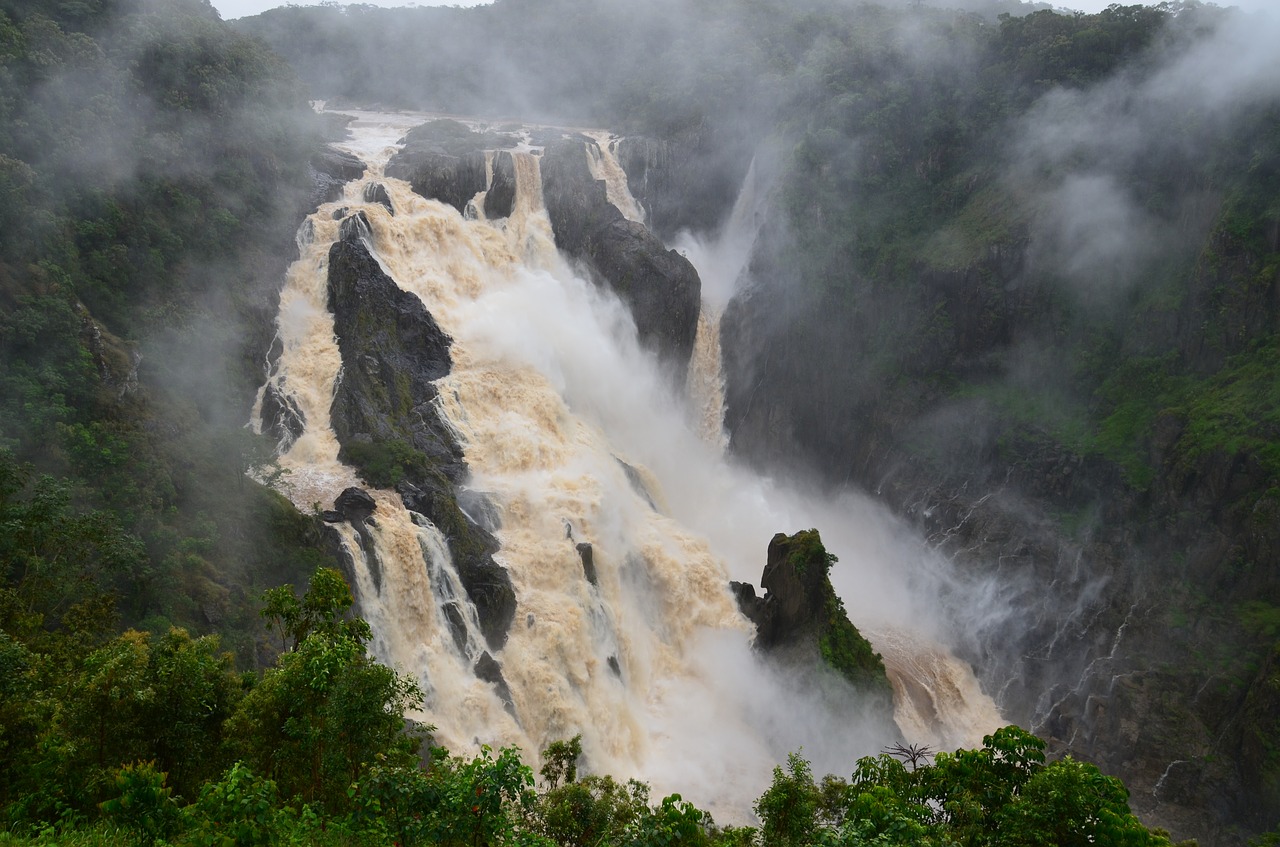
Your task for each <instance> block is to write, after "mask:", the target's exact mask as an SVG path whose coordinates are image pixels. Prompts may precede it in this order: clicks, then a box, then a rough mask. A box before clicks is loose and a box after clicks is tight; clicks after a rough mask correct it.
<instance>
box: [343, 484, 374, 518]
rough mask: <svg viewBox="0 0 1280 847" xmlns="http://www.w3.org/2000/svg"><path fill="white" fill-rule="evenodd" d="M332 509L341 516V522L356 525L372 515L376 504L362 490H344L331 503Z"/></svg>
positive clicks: (367, 493)
mask: <svg viewBox="0 0 1280 847" xmlns="http://www.w3.org/2000/svg"><path fill="white" fill-rule="evenodd" d="M333 508H334V511H337V512H340V513H341V514H342V519H343V520H345V521H347V522H349V523H351V524H356V523H360V522H363V521H364V520H365V519H366V518H368V517H369V516H370V515H372V514H373V513H374V512H375V511H376V510H377V508H378V502H377V501H376V500H374V499H373V497H371V496H370V495H369V492H367V491H365V490H364V489H363V488H345V489H343V491H342V493H341V494H339V495H338V497H337V499H336V500H334V501H333Z"/></svg>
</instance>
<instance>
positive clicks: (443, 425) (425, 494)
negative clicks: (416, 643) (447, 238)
mask: <svg viewBox="0 0 1280 847" xmlns="http://www.w3.org/2000/svg"><path fill="white" fill-rule="evenodd" d="M348 220H354V216H353V218H352V219H348ZM364 223H365V225H367V221H365V222H364ZM344 224H345V222H344ZM343 232H344V235H343V237H342V238H341V239H340V240H339V241H338V242H337V243H336V244H334V246H333V248H332V249H331V250H330V253H329V307H330V309H331V310H332V311H333V314H334V331H335V333H336V334H337V336H338V348H339V350H340V351H341V353H342V365H343V368H342V379H341V381H340V382H339V385H338V388H337V390H336V391H335V393H334V399H333V405H332V406H331V407H330V418H331V421H332V424H333V429H334V432H335V433H336V434H337V436H338V440H339V442H340V443H341V445H342V447H341V450H340V451H339V454H338V455H339V458H341V459H342V460H343V461H345V462H348V463H350V464H352V465H354V466H355V467H356V468H357V469H358V470H359V472H360V475H361V476H362V477H363V478H364V479H365V481H366V482H368V483H369V484H370V485H373V486H376V487H379V488H395V489H396V490H397V491H398V492H399V493H400V496H401V499H402V500H403V502H404V504H405V507H406V508H408V509H409V510H411V511H414V512H418V513H419V514H422V515H425V516H426V517H427V518H428V519H430V521H431V522H432V523H433V524H434V525H435V526H436V527H437V528H438V529H439V530H440V532H441V533H442V534H443V535H444V537H445V538H446V539H448V543H449V551H450V553H451V555H452V556H453V562H454V566H455V567H456V568H457V569H458V575H459V577H460V578H461V580H462V584H463V587H464V588H465V589H466V591H467V594H468V596H469V597H470V598H471V601H472V602H473V603H474V604H475V607H476V613H477V615H478V616H479V619H480V626H481V630H482V632H483V634H484V637H485V640H486V641H487V642H488V643H489V645H490V647H492V648H494V649H497V648H499V647H501V646H502V644H503V642H504V641H505V640H506V634H507V631H508V629H509V628H510V626H511V620H512V618H513V617H514V616H515V590H514V589H513V588H512V586H511V578H510V576H509V575H508V574H507V572H506V570H505V569H504V568H503V567H501V566H500V565H498V564H497V563H496V562H495V561H494V560H493V553H494V552H495V551H496V550H497V549H498V541H497V539H495V538H494V537H493V535H492V534H490V533H489V532H487V531H486V530H484V529H483V528H481V527H480V526H478V525H477V524H476V523H475V522H474V521H472V520H471V519H470V518H468V517H467V516H466V514H465V513H463V511H462V510H461V509H460V508H459V507H458V502H457V495H456V491H455V488H454V486H455V484H456V483H458V482H459V481H460V480H461V479H462V478H463V477H464V475H465V474H466V465H465V463H464V462H463V460H462V449H461V447H459V445H458V443H457V441H456V440H455V439H454V437H453V434H452V432H451V431H450V429H449V426H448V424H447V422H446V421H445V420H444V419H443V418H442V417H441V415H440V412H439V410H438V408H437V406H436V403H435V399H436V397H437V395H438V392H437V390H436V387H435V380H437V379H439V378H441V377H443V376H445V375H446V374H448V373H449V369H450V368H451V367H452V360H451V358H450V356H449V347H450V344H451V339H450V338H449V336H448V335H446V334H445V333H444V331H443V330H441V329H440V327H439V325H437V324H436V322H435V319H434V318H432V317H431V314H430V313H429V312H428V311H427V310H426V308H425V307H424V306H423V305H422V301H421V300H419V299H418V298H417V297H415V296H414V295H412V294H409V293H408V292H405V291H402V290H401V289H400V288H399V287H398V286H397V285H396V284H395V281H394V280H392V279H391V278H390V277H389V276H387V275H386V274H385V273H383V271H382V269H381V268H380V267H379V266H378V263H377V261H376V260H375V259H374V258H373V256H371V255H370V254H369V250H368V248H367V247H365V245H364V243H363V238H362V236H361V227H359V226H354V225H353V226H350V227H346V226H344V228H343Z"/></svg>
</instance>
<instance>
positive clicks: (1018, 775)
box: [0, 569, 1168, 847]
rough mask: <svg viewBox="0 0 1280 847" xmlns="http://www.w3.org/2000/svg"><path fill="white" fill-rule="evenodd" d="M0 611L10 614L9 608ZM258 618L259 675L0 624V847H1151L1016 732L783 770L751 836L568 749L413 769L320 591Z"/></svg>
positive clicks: (177, 638)
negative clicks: (266, 640)
mask: <svg viewBox="0 0 1280 847" xmlns="http://www.w3.org/2000/svg"><path fill="white" fill-rule="evenodd" d="M17 587H18V589H22V588H23V585H22V583H21V582H19V583H18V586H17ZM7 591H8V592H9V593H8V594H7V595H6V598H7V602H9V603H10V604H11V609H10V611H13V608H12V607H16V606H19V605H21V603H20V600H21V598H22V597H23V596H24V595H23V594H22V592H21V591H20V590H19V591H14V590H13V589H7ZM264 601H265V607H264V609H263V611H262V614H263V616H264V617H265V618H267V620H268V626H269V627H270V628H271V629H274V630H278V631H279V633H280V635H281V637H282V640H283V641H284V643H285V645H286V646H287V647H289V649H287V651H286V652H285V653H283V654H282V655H281V656H280V658H279V660H278V661H277V663H276V666H275V667H274V668H271V669H268V670H267V671H265V672H263V673H261V674H255V673H249V674H243V675H242V674H238V673H236V672H235V670H234V668H233V666H232V663H231V660H230V657H229V656H228V655H227V654H225V653H222V652H221V651H220V649H219V647H218V642H217V639H216V638H215V637H211V636H206V637H203V638H193V637H192V636H190V635H189V634H187V633H186V632H185V631H183V630H179V629H170V630H169V631H168V632H167V633H163V634H154V633H147V632H138V631H135V630H129V631H127V632H125V633H124V634H122V635H119V636H116V637H114V638H107V637H106V636H105V635H103V634H102V630H101V628H95V627H92V626H88V625H87V624H85V623H83V622H82V620H83V619H84V618H85V617H86V615H85V614H83V613H75V614H73V613H71V612H68V613H67V614H64V615H63V616H62V618H61V620H62V622H63V625H62V626H61V627H54V628H52V629H50V628H46V627H42V626H40V625H38V624H36V625H32V624H31V622H30V621H28V622H27V625H25V626H16V625H15V622H16V621H19V620H21V618H20V617H19V616H14V615H10V616H8V617H6V618H5V619H3V620H2V621H0V623H3V624H4V626H3V628H2V629H0V671H3V673H0V774H3V775H4V776H3V778H2V779H0V820H2V821H3V824H4V827H5V828H6V829H7V830H8V831H9V834H8V835H6V836H0V845H4V844H52V843H57V844H84V845H114V844H143V845H152V844H158V843H168V844H176V845H193V847H196V845H198V846H199V847H222V845H293V844H298V845H301V844H308V845H311V844H318V845H325V844H335V845H392V844H394V845H400V847H408V845H418V844H443V845H459V847H461V845H481V844H484V845H565V847H588V845H620V846H621V845H626V847H648V845H654V847H657V845H753V844H759V845H769V847H773V845H780V846H781V847H792V845H795V846H796V847H798V845H808V844H822V845H862V844H868V845H870V844H878V845H896V844H902V845H906V844H926V845H929V844H937V845H943V844H946V845H952V844H955V845H974V847H978V845H988V844H1001V845H1023V844H1026V845H1032V844H1059V845H1075V844H1080V845H1084V844H1113V845H1126V847H1127V845H1134V847H1147V845H1161V844H1168V840H1167V839H1166V838H1164V837H1163V836H1162V835H1159V834H1156V833H1152V832H1150V831H1149V830H1147V829H1146V828H1145V827H1143V826H1142V825H1141V824H1140V823H1139V822H1138V821H1137V819H1136V818H1134V816H1133V815H1132V814H1131V813H1130V811H1129V806H1128V793H1127V792H1126V791H1125V789H1124V786H1123V785H1121V783H1120V782H1119V781H1118V780H1116V779H1114V778H1111V777H1107V776H1104V775H1102V774H1101V773H1099V772H1098V770H1097V768H1095V767H1093V766H1091V765H1086V764H1084V763H1081V762H1077V761H1074V760H1071V759H1064V760H1062V761H1058V762H1053V763H1051V764H1045V762H1044V753H1043V750H1044V743H1043V742H1042V741H1040V740H1039V739H1038V738H1036V737H1035V736H1033V735H1030V734H1029V733H1026V732H1024V731H1022V730H1020V729H1018V728H1017V727H1006V728H1004V729H1001V730H999V731H997V732H996V733H995V734H994V735H992V736H989V737H988V738H986V739H985V743H984V746H983V747H982V748H981V749H978V750H959V751H956V752H955V753H954V754H946V753H941V754H939V755H938V756H937V758H936V760H935V761H934V762H933V764H929V765H921V766H919V767H915V768H913V769H911V770H908V769H907V767H906V766H905V765H904V764H903V763H902V762H900V761H898V760H897V759H894V758H892V757H890V756H888V755H882V756H879V757H873V758H865V759H862V760H860V761H858V762H857V763H856V764H855V766H854V771H853V775H852V777H851V778H850V779H848V780H845V779H839V778H836V777H831V776H828V777H826V778H825V779H824V780H822V782H821V783H815V782H814V780H813V777H812V774H811V773H810V770H809V764H808V763H807V762H806V761H805V760H804V759H803V758H801V757H800V756H799V755H792V756H791V757H790V758H789V760H788V763H787V766H786V768H785V769H783V768H777V769H775V770H774V774H773V784H772V786H770V788H769V789H768V790H767V791H766V792H765V793H764V794H763V795H762V796H761V797H760V799H759V800H758V802H757V803H756V807H755V808H756V812H757V814H758V815H759V821H760V826H759V827H758V828H735V827H728V828H720V827H717V826H716V825H715V823H714V822H713V821H712V819H711V816H710V815H709V814H707V813H706V812H704V811H702V810H700V809H698V808H697V807H696V806H694V805H693V804H691V803H689V802H687V801H685V800H683V799H682V798H681V797H680V796H679V795H675V794H673V795H670V796H667V797H664V798H662V799H661V800H660V801H658V802H651V801H650V797H649V788H648V786H647V785H645V784H644V783H641V782H638V781H636V780H630V781H628V782H626V783H621V782H618V781H616V780H615V779H613V778H612V777H610V776H606V775H596V774H588V775H581V774H580V770H581V767H582V764H583V763H582V761H581V758H582V746H581V740H580V738H573V739H570V740H568V741H561V742H556V743H554V744H551V745H550V746H549V747H548V748H547V749H546V750H545V751H543V754H542V760H543V763H544V764H543V767H542V770H541V776H542V780H541V784H540V785H539V783H538V781H536V780H535V778H534V773H533V770H532V768H531V767H530V766H529V765H527V764H525V762H524V761H523V760H522V759H521V754H520V751H519V750H518V749H516V748H514V747H507V748H504V749H502V750H499V751H496V752H495V751H492V750H490V749H489V748H487V747H484V748H482V749H481V752H480V754H479V755H477V756H474V757H471V758H467V757H460V756H455V755H451V754H450V753H449V752H448V751H447V750H445V749H443V748H439V747H432V748H431V749H430V750H429V753H428V754H427V755H421V754H420V752H419V745H420V742H421V738H420V737H419V736H420V735H421V733H419V732H415V731H414V730H412V729H406V726H411V724H407V723H406V721H405V712H406V711H407V710H409V709H412V708H414V707H416V706H418V705H420V703H421V698H422V692H421V691H420V690H419V688H418V686H417V684H416V683H414V682H413V681H412V680H410V679H409V678H407V677H404V676H401V675H400V674H398V673H396V672H395V671H393V670H391V669H389V668H386V667H384V666H382V665H380V664H378V663H377V662H375V661H374V660H373V659H371V658H370V657H369V655H368V653H367V651H366V643H367V641H368V640H369V637H370V633H369V627H368V625H367V624H366V623H365V622H364V621H362V620H360V619H358V618H352V617H350V616H349V611H350V608H351V605H352V598H351V593H350V590H349V589H348V587H347V586H346V584H345V583H344V582H343V580H342V577H341V576H340V575H339V574H338V573H337V572H336V571H332V570H324V569H321V570H318V571H316V573H315V574H314V575H313V576H312V579H311V585H310V588H309V590H308V591H307V593H306V594H305V596H303V597H301V598H299V597H297V596H296V595H294V593H293V592H292V590H291V589H288V588H284V589H275V590H272V591H269V592H267V595H266V596H265V597H264ZM86 602H88V603H89V606H88V607H89V608H93V603H92V602H89V601H81V603H82V604H83V603H86Z"/></svg>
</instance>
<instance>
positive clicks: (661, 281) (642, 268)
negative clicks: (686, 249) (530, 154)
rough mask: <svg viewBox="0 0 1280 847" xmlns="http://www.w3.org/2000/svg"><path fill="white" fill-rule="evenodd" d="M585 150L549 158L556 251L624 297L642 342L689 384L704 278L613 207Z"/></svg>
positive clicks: (557, 149)
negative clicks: (689, 367) (562, 252)
mask: <svg viewBox="0 0 1280 847" xmlns="http://www.w3.org/2000/svg"><path fill="white" fill-rule="evenodd" d="M585 144H586V142H583V141H581V140H565V141H561V142H558V143H556V144H554V145H552V146H551V147H549V148H548V149H547V151H546V153H545V155H544V156H543V160H542V166H541V167H542V185H543V197H544V201H545V204H546V208H547V214H548V216H549V217H550V219H551V228H552V230H553V231H554V233H555V237H556V245H557V246H558V247H559V248H560V249H562V250H564V251H565V252H567V253H569V254H570V255H571V256H574V257H575V258H578V259H580V260H582V261H583V262H585V263H586V265H587V266H588V268H589V269H590V270H591V272H592V276H593V279H595V281H596V282H598V283H600V284H603V285H605V286H607V287H608V288H609V289H610V290H612V291H613V292H614V293H615V294H617V295H618V297H619V298H621V300H622V301H623V302H624V303H625V304H626V305H627V307H628V308H629V309H630V311H631V315H632V319H633V320H634V321H635V324H636V330H637V333H638V335H639V338H640V342H641V344H643V345H644V346H645V347H646V348H648V349H649V350H652V351H653V352H654V353H656V354H657V355H658V357H659V358H660V359H661V360H662V361H663V362H664V363H665V364H666V365H667V366H668V367H669V368H670V369H671V370H672V371H673V372H674V373H675V375H676V376H677V379H678V380H679V381H680V382H683V380H684V376H685V374H686V372H687V370H688V365H689V359H690V357H691V356H692V354H693V343H694V339H695V336H696V335H697V330H698V312H699V310H700V309H701V302H702V301H701V292H702V284H701V281H700V280H699V279H698V272H697V271H696V270H694V268H693V265H692V264H690V263H689V260H688V259H686V258H685V257H684V256H682V255H680V254H679V253H677V252H676V251H675V250H668V249H666V247H665V246H664V245H663V243H662V242H661V241H660V240H659V239H658V237H657V236H655V235H654V234H653V233H651V232H650V231H649V230H648V228H646V227H645V225H644V224H641V223H636V222H634V221H629V220H627V219H626V218H625V217H623V215H622V212H620V211H619V210H618V208H617V207H616V206H614V205H613V204H611V203H610V202H609V201H608V198H607V196H606V193H605V186H604V182H603V181H597V180H596V179H595V178H594V177H593V176H592V175H591V170H590V167H589V166H588V164H587V152H586V146H585Z"/></svg>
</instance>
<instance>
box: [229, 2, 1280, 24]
mask: <svg viewBox="0 0 1280 847" xmlns="http://www.w3.org/2000/svg"><path fill="white" fill-rule="evenodd" d="M212 2H213V6H214V8H216V9H217V10H218V12H219V13H221V15H222V18H223V20H230V19H232V18H242V17H244V16H245V15H256V14H258V13H259V12H265V11H266V10H267V9H274V8H275V7H277V6H285V5H297V6H318V5H320V0H301V2H294V3H282V2H280V0H212ZM364 2H365V3H367V4H368V5H370V6H480V5H483V4H484V3H487V2H489V0H445V2H431V0H418V1H417V2H415V0H364ZM1113 2H1115V0H1068V1H1067V2H1058V3H1056V4H1055V5H1058V6H1065V7H1069V8H1072V9H1078V10H1080V11H1082V12H1097V11H1101V10H1102V9H1105V8H1106V7H1107V6H1109V5H1111V3H1113ZM1126 2H1131V0H1126ZM1276 4H1277V0H1235V2H1227V0H1224V2H1220V3H1218V5H1219V6H1239V7H1241V8H1242V9H1255V10H1263V9H1267V10H1274V9H1275V8H1276ZM344 5H345V3H344ZM1148 5H1154V3H1149V4H1148Z"/></svg>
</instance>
